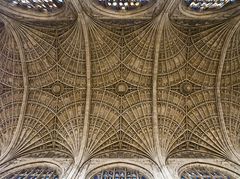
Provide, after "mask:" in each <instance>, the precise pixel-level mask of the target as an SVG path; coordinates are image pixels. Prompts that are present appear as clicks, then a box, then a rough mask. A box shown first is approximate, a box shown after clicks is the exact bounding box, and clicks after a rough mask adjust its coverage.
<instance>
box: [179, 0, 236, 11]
mask: <svg viewBox="0 0 240 179" xmlns="http://www.w3.org/2000/svg"><path fill="white" fill-rule="evenodd" d="M184 1H185V3H186V4H187V6H188V7H189V8H191V9H192V10H197V11H198V10H200V11H203V10H208V9H221V8H223V7H224V6H226V5H227V4H230V3H233V2H235V1H236V0H184Z"/></svg>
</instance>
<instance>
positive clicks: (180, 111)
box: [157, 90, 188, 156]
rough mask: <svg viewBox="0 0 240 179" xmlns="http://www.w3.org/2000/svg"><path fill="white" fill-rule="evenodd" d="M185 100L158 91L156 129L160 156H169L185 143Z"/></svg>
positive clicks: (177, 95) (171, 93)
mask: <svg viewBox="0 0 240 179" xmlns="http://www.w3.org/2000/svg"><path fill="white" fill-rule="evenodd" d="M185 102H186V100H185V98H184V96H183V95H180V94H178V93H176V92H173V91H169V90H159V91H158V103H157V104H158V128H159V136H158V137H159V141H160V148H161V150H162V154H163V155H164V156H170V155H172V154H173V153H175V152H176V151H181V150H184V148H181V145H183V144H184V143H185V142H186V137H185V132H186V131H187V130H188V128H187V126H186V108H185Z"/></svg>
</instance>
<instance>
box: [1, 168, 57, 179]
mask: <svg viewBox="0 0 240 179" xmlns="http://www.w3.org/2000/svg"><path fill="white" fill-rule="evenodd" d="M6 178H7V179H36V178H44V179H59V176H58V174H57V172H56V171H55V170H53V169H50V168H46V167H44V168H43V167H35V168H28V169H22V170H20V171H17V172H14V174H10V175H8V176H7V177H6Z"/></svg>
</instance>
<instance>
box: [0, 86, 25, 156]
mask: <svg viewBox="0 0 240 179" xmlns="http://www.w3.org/2000/svg"><path fill="white" fill-rule="evenodd" d="M22 99H23V90H13V89H12V90H10V91H8V92H5V93H0V156H1V155H3V154H4V152H6V150H7V148H8V146H9V145H10V143H11V140H12V139H13V137H14V133H15V131H16V128H17V125H18V122H19V116H20V111H21V106H22Z"/></svg>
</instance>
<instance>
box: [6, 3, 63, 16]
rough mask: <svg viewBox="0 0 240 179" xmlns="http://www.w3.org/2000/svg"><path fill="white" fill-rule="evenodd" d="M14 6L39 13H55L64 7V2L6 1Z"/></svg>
mask: <svg viewBox="0 0 240 179" xmlns="http://www.w3.org/2000/svg"><path fill="white" fill-rule="evenodd" d="M6 1H7V2H8V3H10V4H11V5H12V6H15V7H20V8H22V9H26V10H35V11H38V12H48V13H49V12H54V11H56V10H58V9H59V8H61V7H62V6H63V5H64V0H6Z"/></svg>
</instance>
